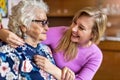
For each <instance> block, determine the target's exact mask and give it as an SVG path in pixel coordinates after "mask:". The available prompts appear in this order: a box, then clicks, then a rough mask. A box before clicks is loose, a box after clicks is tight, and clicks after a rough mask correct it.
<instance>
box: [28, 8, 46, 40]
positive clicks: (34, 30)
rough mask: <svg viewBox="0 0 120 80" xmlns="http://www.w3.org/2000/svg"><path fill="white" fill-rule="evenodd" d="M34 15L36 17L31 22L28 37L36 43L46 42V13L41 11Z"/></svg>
mask: <svg viewBox="0 0 120 80" xmlns="http://www.w3.org/2000/svg"><path fill="white" fill-rule="evenodd" d="M35 14H37V16H36V18H35V19H34V20H32V23H31V27H30V29H29V30H28V31H27V32H28V35H29V36H31V37H32V38H33V39H34V40H37V41H43V40H46V38H47V35H46V32H47V31H48V24H47V23H48V22H47V16H46V13H45V12H44V11H43V10H36V12H35Z"/></svg>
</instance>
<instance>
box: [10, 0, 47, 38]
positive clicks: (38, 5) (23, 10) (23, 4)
mask: <svg viewBox="0 0 120 80" xmlns="http://www.w3.org/2000/svg"><path fill="white" fill-rule="evenodd" d="M36 9H41V10H44V11H45V12H46V13H47V12H48V6H47V5H46V4H45V3H44V2H43V0H21V1H20V2H19V3H18V4H17V5H15V6H13V7H12V13H11V15H10V16H9V23H8V27H9V29H10V30H11V31H12V32H14V33H15V34H17V35H18V36H20V37H22V35H23V34H22V32H21V29H20V26H25V27H27V28H29V27H30V24H31V22H32V20H33V19H34V18H35V16H36V13H35V10H36Z"/></svg>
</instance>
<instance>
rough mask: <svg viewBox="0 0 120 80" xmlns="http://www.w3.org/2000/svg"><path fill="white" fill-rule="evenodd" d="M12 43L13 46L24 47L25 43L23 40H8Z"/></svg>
mask: <svg viewBox="0 0 120 80" xmlns="http://www.w3.org/2000/svg"><path fill="white" fill-rule="evenodd" d="M8 41H9V42H10V43H12V44H15V45H24V43H25V42H24V41H23V40H21V39H20V38H18V39H16V38H15V39H12V38H11V39H9V40H8Z"/></svg>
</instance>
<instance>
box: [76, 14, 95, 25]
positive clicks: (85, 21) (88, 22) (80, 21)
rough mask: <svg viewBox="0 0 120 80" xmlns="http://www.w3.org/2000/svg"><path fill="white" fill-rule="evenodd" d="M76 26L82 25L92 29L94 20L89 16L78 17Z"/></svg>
mask: <svg viewBox="0 0 120 80" xmlns="http://www.w3.org/2000/svg"><path fill="white" fill-rule="evenodd" d="M77 23H78V24H82V25H84V26H85V27H93V25H94V18H93V17H90V16H80V17H79V18H78V19H77Z"/></svg>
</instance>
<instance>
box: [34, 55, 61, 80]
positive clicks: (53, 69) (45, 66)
mask: <svg viewBox="0 0 120 80" xmlns="http://www.w3.org/2000/svg"><path fill="white" fill-rule="evenodd" d="M34 61H35V63H36V64H37V66H38V67H39V68H40V69H42V70H44V71H46V72H48V73H50V74H52V75H53V76H54V77H55V78H56V79H57V80H61V74H62V70H61V69H59V68H58V67H57V66H56V65H54V64H52V63H51V62H50V61H49V60H48V59H47V58H46V57H43V56H40V55H35V56H34Z"/></svg>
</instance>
